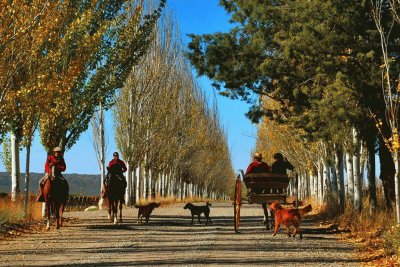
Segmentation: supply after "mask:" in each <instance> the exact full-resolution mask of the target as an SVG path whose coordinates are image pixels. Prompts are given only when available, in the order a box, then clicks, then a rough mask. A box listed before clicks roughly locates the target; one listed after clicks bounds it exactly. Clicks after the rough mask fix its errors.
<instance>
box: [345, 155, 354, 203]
mask: <svg viewBox="0 0 400 267" xmlns="http://www.w3.org/2000/svg"><path fill="white" fill-rule="evenodd" d="M346 166H347V168H346V169H347V198H348V200H349V201H350V202H351V203H353V202H354V175H353V170H354V168H353V156H352V155H351V154H350V152H348V153H346Z"/></svg>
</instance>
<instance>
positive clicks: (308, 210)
mask: <svg viewBox="0 0 400 267" xmlns="http://www.w3.org/2000/svg"><path fill="white" fill-rule="evenodd" d="M311 210H312V207H311V204H308V205H307V206H305V207H304V208H301V209H299V212H300V214H301V217H303V216H304V215H305V214H307V213H309V212H310V211H311Z"/></svg>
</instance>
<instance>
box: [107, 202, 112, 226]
mask: <svg viewBox="0 0 400 267" xmlns="http://www.w3.org/2000/svg"><path fill="white" fill-rule="evenodd" d="M107 203H108V219H109V220H110V222H113V219H112V216H111V212H112V202H111V200H110V198H107Z"/></svg>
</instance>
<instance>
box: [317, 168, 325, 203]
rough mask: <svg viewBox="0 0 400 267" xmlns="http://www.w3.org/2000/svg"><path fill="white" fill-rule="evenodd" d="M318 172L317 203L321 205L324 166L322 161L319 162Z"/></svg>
mask: <svg viewBox="0 0 400 267" xmlns="http://www.w3.org/2000/svg"><path fill="white" fill-rule="evenodd" d="M318 171H319V175H318V178H319V179H318V201H319V203H322V201H323V199H324V164H323V162H322V160H320V161H319V166H318Z"/></svg>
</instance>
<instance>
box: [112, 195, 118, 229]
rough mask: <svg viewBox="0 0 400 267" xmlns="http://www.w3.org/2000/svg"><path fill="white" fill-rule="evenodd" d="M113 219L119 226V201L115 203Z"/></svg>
mask: <svg viewBox="0 0 400 267" xmlns="http://www.w3.org/2000/svg"><path fill="white" fill-rule="evenodd" d="M113 218H114V224H118V200H116V201H113Z"/></svg>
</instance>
